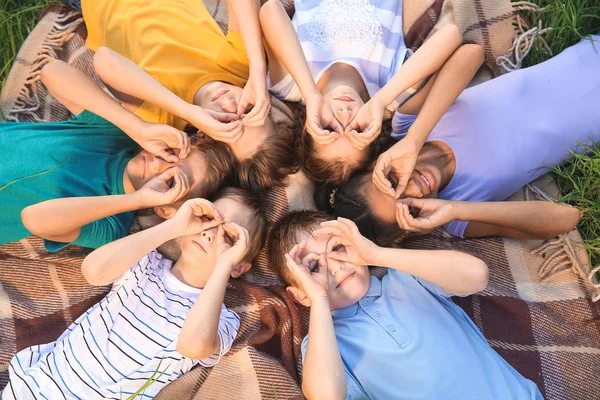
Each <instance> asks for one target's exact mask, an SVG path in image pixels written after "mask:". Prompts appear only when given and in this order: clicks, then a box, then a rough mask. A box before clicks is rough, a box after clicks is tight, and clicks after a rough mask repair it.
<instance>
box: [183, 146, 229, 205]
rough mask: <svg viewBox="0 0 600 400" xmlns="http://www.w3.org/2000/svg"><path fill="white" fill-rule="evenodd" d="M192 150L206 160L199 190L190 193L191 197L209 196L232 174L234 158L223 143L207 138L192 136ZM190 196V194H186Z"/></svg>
mask: <svg viewBox="0 0 600 400" xmlns="http://www.w3.org/2000/svg"><path fill="white" fill-rule="evenodd" d="M193 142H194V145H193V146H192V149H191V150H192V151H194V150H196V151H200V152H202V154H203V155H204V159H205V161H206V174H205V175H204V183H203V185H202V187H201V189H200V192H198V193H193V194H191V195H192V196H191V197H210V196H211V195H213V194H214V193H215V192H216V191H217V190H218V189H219V187H220V186H221V185H222V184H223V183H224V182H226V181H227V180H228V179H229V178H230V177H231V175H232V173H233V170H234V168H235V160H234V158H233V155H232V154H231V151H229V147H227V145H226V144H225V143H221V142H216V141H214V140H207V139H206V138H202V137H201V138H193ZM186 197H187V198H190V196H186Z"/></svg>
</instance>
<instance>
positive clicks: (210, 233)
mask: <svg viewBox="0 0 600 400" xmlns="http://www.w3.org/2000/svg"><path fill="white" fill-rule="evenodd" d="M216 237H217V228H210V229H207V230H205V231H202V241H203V242H205V243H212V242H214V241H215V238H216Z"/></svg>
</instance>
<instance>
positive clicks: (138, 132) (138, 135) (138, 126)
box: [124, 116, 147, 144]
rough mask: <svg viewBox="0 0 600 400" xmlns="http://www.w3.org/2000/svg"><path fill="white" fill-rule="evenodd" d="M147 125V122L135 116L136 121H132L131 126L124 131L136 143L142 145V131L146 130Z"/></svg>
mask: <svg viewBox="0 0 600 400" xmlns="http://www.w3.org/2000/svg"><path fill="white" fill-rule="evenodd" d="M145 124H147V122H146V121H144V120H142V119H141V118H138V117H137V116H135V119H134V120H133V121H132V123H131V124H130V126H128V127H127V128H126V129H124V131H125V133H127V135H128V136H129V137H130V138H132V139H133V140H134V141H135V142H137V143H138V144H140V142H141V140H142V131H143V130H144V125H145Z"/></svg>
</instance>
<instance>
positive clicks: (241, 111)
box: [235, 96, 248, 116]
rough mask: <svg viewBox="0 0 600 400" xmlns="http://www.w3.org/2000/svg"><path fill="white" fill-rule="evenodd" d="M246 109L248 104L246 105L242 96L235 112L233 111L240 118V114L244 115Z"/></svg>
mask: <svg viewBox="0 0 600 400" xmlns="http://www.w3.org/2000/svg"><path fill="white" fill-rule="evenodd" d="M246 108H248V103H246V99H244V96H242V98H241V99H240V102H239V103H238V106H237V110H236V111H235V113H236V114H237V115H239V116H241V115H242V114H245V113H246Z"/></svg>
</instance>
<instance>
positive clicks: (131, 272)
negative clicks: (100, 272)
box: [112, 250, 162, 290]
mask: <svg viewBox="0 0 600 400" xmlns="http://www.w3.org/2000/svg"><path fill="white" fill-rule="evenodd" d="M161 260H162V256H161V255H160V253H158V251H156V250H152V251H151V252H150V253H148V254H146V255H145V256H144V258H142V259H141V260H140V261H138V262H137V263H136V264H135V265H134V266H132V267H131V268H129V269H128V270H127V271H125V273H123V275H122V276H121V277H120V278H119V279H118V280H117V281H115V282H113V286H112V289H113V290H116V289H118V288H119V287H121V286H123V285H124V284H125V283H127V282H128V281H129V280H130V279H131V278H134V279H135V281H139V280H140V278H141V277H142V276H143V275H150V274H151V273H152V272H154V271H155V269H156V267H157V266H160V261H161Z"/></svg>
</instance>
